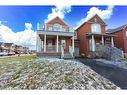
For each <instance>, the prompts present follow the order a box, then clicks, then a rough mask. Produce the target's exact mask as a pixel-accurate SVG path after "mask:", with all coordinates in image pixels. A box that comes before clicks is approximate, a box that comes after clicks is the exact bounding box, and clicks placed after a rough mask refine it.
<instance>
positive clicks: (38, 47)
mask: <svg viewBox="0 0 127 95" xmlns="http://www.w3.org/2000/svg"><path fill="white" fill-rule="evenodd" d="M36 49H37V52H39V51H40V38H39V35H38V34H37V43H36Z"/></svg>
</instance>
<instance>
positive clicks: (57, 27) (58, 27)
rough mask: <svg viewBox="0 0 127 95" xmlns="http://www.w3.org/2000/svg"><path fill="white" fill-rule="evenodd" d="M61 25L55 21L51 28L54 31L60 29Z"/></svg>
mask: <svg viewBox="0 0 127 95" xmlns="http://www.w3.org/2000/svg"><path fill="white" fill-rule="evenodd" d="M61 29H62V27H61V25H60V24H58V23H56V24H54V25H53V30H54V31H61Z"/></svg>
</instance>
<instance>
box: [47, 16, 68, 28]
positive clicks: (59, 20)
mask: <svg viewBox="0 0 127 95" xmlns="http://www.w3.org/2000/svg"><path fill="white" fill-rule="evenodd" d="M53 22H57V23H59V24H64V25H65V26H68V25H67V24H66V23H65V22H64V21H63V20H62V19H60V18H59V17H58V16H57V17H55V18H53V19H52V20H50V21H48V22H47V23H46V24H52V23H53Z"/></svg>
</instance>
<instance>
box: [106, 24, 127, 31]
mask: <svg viewBox="0 0 127 95" xmlns="http://www.w3.org/2000/svg"><path fill="white" fill-rule="evenodd" d="M126 26H127V24H125V25H122V26H120V27H117V28H114V29H108V30H107V32H109V33H113V32H117V31H120V30H122V29H124V28H125V27H126Z"/></svg>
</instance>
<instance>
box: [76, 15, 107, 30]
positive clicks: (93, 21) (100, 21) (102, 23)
mask: <svg viewBox="0 0 127 95" xmlns="http://www.w3.org/2000/svg"><path fill="white" fill-rule="evenodd" d="M95 19H96V20H95ZM86 23H99V24H101V25H104V26H106V23H105V22H104V21H103V20H102V19H101V18H100V17H99V16H98V15H97V14H96V15H94V16H93V17H92V18H90V19H89V20H88V21H86V22H84V23H83V24H82V25H80V26H79V27H78V28H77V29H76V30H78V29H79V28H81V27H82V26H84V25H85V24H86Z"/></svg>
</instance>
